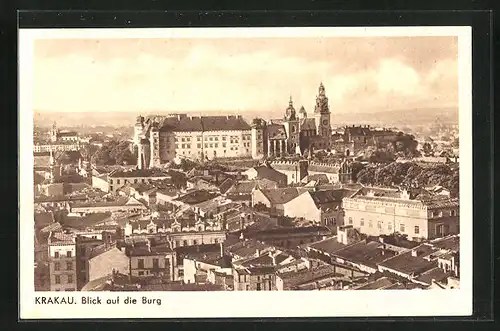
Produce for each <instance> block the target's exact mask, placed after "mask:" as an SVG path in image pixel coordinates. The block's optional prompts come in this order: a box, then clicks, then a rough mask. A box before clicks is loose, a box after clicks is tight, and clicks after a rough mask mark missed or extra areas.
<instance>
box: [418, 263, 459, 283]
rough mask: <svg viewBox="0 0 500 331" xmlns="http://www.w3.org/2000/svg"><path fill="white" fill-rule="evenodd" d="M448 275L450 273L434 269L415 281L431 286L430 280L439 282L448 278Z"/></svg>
mask: <svg viewBox="0 0 500 331" xmlns="http://www.w3.org/2000/svg"><path fill="white" fill-rule="evenodd" d="M450 275H451V274H450V273H446V272H444V270H443V269H441V268H438V267H435V268H432V269H430V270H427V271H425V272H423V273H422V274H420V276H418V277H417V281H419V282H422V283H425V284H427V285H431V284H432V280H435V281H437V282H440V281H442V280H444V279H446V278H448V276H450Z"/></svg>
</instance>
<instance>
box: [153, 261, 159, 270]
mask: <svg viewBox="0 0 500 331" xmlns="http://www.w3.org/2000/svg"><path fill="white" fill-rule="evenodd" d="M158 268H160V263H159V260H158V259H153V269H158Z"/></svg>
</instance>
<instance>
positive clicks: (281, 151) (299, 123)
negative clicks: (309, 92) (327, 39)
mask: <svg viewBox="0 0 500 331" xmlns="http://www.w3.org/2000/svg"><path fill="white" fill-rule="evenodd" d="M330 114H331V113H330V107H329V105H328V97H327V96H326V92H325V87H324V85H323V83H321V84H320V85H319V89H318V95H317V96H316V104H315V106H314V112H313V114H312V115H311V116H310V117H308V114H307V111H306V110H305V108H304V106H302V107H301V108H300V109H299V111H298V112H297V111H296V110H295V107H294V105H293V100H292V97H290V101H289V103H288V107H287V108H286V110H285V115H284V117H283V119H273V120H270V121H269V122H266V121H264V120H262V119H255V120H254V121H253V122H252V158H254V159H259V158H264V157H284V156H286V155H296V154H299V155H304V154H307V153H308V152H309V153H310V152H311V151H312V149H313V148H318V149H326V148H330V146H331V139H332V128H331V123H330Z"/></svg>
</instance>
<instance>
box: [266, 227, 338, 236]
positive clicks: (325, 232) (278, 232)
mask: <svg viewBox="0 0 500 331" xmlns="http://www.w3.org/2000/svg"><path fill="white" fill-rule="evenodd" d="M306 233H319V234H321V235H329V234H331V231H330V230H329V229H328V228H327V227H325V226H302V227H290V228H289V227H286V228H285V227H284V228H277V229H270V230H263V231H259V232H257V233H256V235H257V236H273V235H284V234H289V235H292V234H306Z"/></svg>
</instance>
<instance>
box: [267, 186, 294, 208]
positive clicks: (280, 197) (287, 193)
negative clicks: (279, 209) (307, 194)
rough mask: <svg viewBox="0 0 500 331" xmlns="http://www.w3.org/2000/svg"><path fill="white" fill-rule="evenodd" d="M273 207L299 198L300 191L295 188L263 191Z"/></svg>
mask: <svg viewBox="0 0 500 331" xmlns="http://www.w3.org/2000/svg"><path fill="white" fill-rule="evenodd" d="M261 192H262V193H263V194H264V195H265V196H266V197H267V198H268V199H269V202H271V204H273V205H281V204H284V203H287V202H289V201H291V200H293V199H295V198H296V197H298V196H299V190H298V189H297V188H295V187H285V188H277V189H272V190H261Z"/></svg>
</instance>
